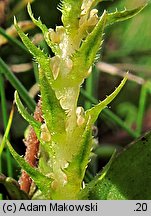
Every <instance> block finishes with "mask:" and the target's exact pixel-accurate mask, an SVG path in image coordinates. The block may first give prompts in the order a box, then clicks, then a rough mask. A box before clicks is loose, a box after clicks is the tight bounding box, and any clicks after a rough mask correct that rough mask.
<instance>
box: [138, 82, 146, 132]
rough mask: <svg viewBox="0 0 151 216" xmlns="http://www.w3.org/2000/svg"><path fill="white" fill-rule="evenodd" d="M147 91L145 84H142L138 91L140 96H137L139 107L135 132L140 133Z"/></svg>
mask: <svg viewBox="0 0 151 216" xmlns="http://www.w3.org/2000/svg"><path fill="white" fill-rule="evenodd" d="M147 92H148V89H147V87H146V85H145V84H144V85H142V88H141V92H140V98H139V108H138V115H137V123H136V125H137V128H136V132H137V133H138V134H139V135H141V132H142V125H143V117H144V113H145V105H146V99H147Z"/></svg>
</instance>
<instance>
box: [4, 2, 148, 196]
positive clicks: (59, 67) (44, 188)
mask: <svg viewBox="0 0 151 216" xmlns="http://www.w3.org/2000/svg"><path fill="white" fill-rule="evenodd" d="M101 1H102V0H91V1H90V0H83V1H82V0H77V1H76V3H75V1H74V0H63V1H62V4H61V7H60V9H61V11H62V22H63V26H57V27H56V29H55V30H53V29H48V28H47V27H46V26H45V25H44V24H42V22H41V20H40V19H38V20H37V19H35V18H34V16H33V14H32V11H31V7H30V5H28V13H29V15H30V17H31V19H32V21H33V22H34V23H35V24H36V25H37V26H38V27H39V28H40V29H41V30H42V32H43V35H44V39H45V41H46V42H47V44H48V46H49V47H50V48H51V49H52V51H53V52H54V57H48V56H47V55H46V54H45V53H44V52H43V51H42V50H40V49H39V48H37V47H36V46H35V45H34V44H33V43H32V42H31V40H30V39H29V38H28V36H27V35H25V34H24V33H23V31H22V30H21V28H20V27H19V26H18V24H17V22H16V19H15V22H14V25H15V27H16V29H17V32H18V34H19V36H20V37H21V39H22V41H23V43H24V44H25V46H26V47H27V48H28V50H29V51H30V52H31V54H32V55H33V56H34V58H35V60H36V62H37V63H38V66H39V86H40V92H41V98H42V113H43V119H44V123H43V124H42V123H40V122H37V121H36V120H35V119H34V118H33V117H32V116H31V115H30V114H29V113H28V112H27V110H26V109H25V108H24V106H23V105H22V103H21V101H20V99H19V95H18V93H17V92H16V93H15V101H16V104H17V107H18V110H19V112H20V113H21V115H22V116H23V117H24V118H25V120H27V121H28V122H29V124H30V125H31V126H32V127H33V128H34V130H35V133H36V135H37V138H38V139H39V141H40V148H39V163H38V167H37V168H33V167H31V166H30V165H29V164H28V163H27V162H26V161H25V160H24V159H23V158H21V157H20V156H19V155H18V154H17V153H16V152H15V151H14V150H13V148H12V147H11V145H10V144H9V143H8V146H9V148H10V151H11V152H12V154H13V156H14V157H15V158H16V160H17V161H18V163H19V164H20V166H21V167H22V168H23V169H24V170H25V171H26V172H27V173H28V174H29V175H30V177H31V178H32V179H33V180H34V182H35V184H36V185H37V187H38V189H39V190H40V191H41V198H46V199H77V198H78V193H79V191H80V190H81V188H82V181H83V177H84V174H85V170H86V167H87V164H88V162H89V157H90V152H91V149H92V133H91V128H92V125H93V124H94V122H95V121H96V119H97V117H98V115H99V113H100V112H101V110H102V109H104V108H105V107H106V106H107V105H108V104H109V103H110V102H111V101H112V100H113V99H114V98H115V97H116V95H117V94H118V93H119V92H120V90H121V88H122V87H123V85H124V83H125V82H126V78H125V79H124V80H123V81H122V82H121V84H120V85H119V86H118V88H117V89H116V90H115V91H114V92H113V93H112V94H111V95H110V96H108V97H107V98H106V99H105V100H104V101H102V102H100V103H99V104H98V105H96V106H94V107H93V108H91V109H89V110H87V111H84V109H83V108H82V107H77V100H78V96H79V92H80V86H81V84H82V83H83V82H84V80H85V78H86V77H88V75H89V74H90V73H91V70H92V64H93V63H94V61H95V57H96V54H97V52H98V50H99V49H100V47H101V45H102V41H103V33H104V28H105V27H106V26H108V25H110V24H113V23H114V22H118V21H123V20H125V19H128V18H130V17H132V16H134V15H135V14H137V13H138V12H139V11H141V10H142V9H143V8H144V5H143V6H142V7H139V8H137V9H134V10H130V11H128V10H124V11H121V12H118V11H116V12H115V13H108V12H107V11H104V13H103V14H102V16H101V17H98V11H97V9H94V7H95V6H96V5H97V4H98V3H99V2H101Z"/></svg>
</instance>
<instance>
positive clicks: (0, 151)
mask: <svg viewBox="0 0 151 216" xmlns="http://www.w3.org/2000/svg"><path fill="white" fill-rule="evenodd" d="M13 114H14V105H13V107H12V109H11V112H10V115H9V120H8V123H7V127H6V130H5V134H4V136H3V139H2V142H1V144H0V157H1V154H2V151H3V149H4V147H5V143H6V140H7V139H8V135H9V131H10V128H11V125H12V120H13Z"/></svg>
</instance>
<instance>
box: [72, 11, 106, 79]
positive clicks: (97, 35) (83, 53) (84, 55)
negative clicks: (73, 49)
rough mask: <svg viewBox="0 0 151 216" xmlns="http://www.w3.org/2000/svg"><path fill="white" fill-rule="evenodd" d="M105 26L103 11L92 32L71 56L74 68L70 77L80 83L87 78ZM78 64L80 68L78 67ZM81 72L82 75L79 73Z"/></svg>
mask: <svg viewBox="0 0 151 216" xmlns="http://www.w3.org/2000/svg"><path fill="white" fill-rule="evenodd" d="M105 24H106V11H104V13H103V15H102V16H101V18H100V20H99V22H98V24H97V25H96V27H95V28H94V29H93V31H92V32H91V33H90V34H89V35H88V36H87V38H86V39H85V41H84V42H83V43H82V45H81V47H80V49H79V50H78V51H77V53H75V55H74V56H73V59H72V60H73V62H74V68H73V72H72V76H73V77H74V78H75V80H76V81H78V80H80V82H81V81H82V80H83V79H84V78H85V77H87V76H88V70H89V68H90V67H91V66H92V64H93V62H94V60H95V57H96V54H97V52H98V50H99V48H100V46H101V44H102V38H103V32H104V27H105ZM79 62H80V67H79ZM81 71H83V73H81Z"/></svg>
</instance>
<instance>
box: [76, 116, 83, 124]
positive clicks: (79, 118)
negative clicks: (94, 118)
mask: <svg viewBox="0 0 151 216" xmlns="http://www.w3.org/2000/svg"><path fill="white" fill-rule="evenodd" d="M84 122H85V119H84V118H83V117H82V116H78V117H77V125H78V126H81V125H83V124H84Z"/></svg>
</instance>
